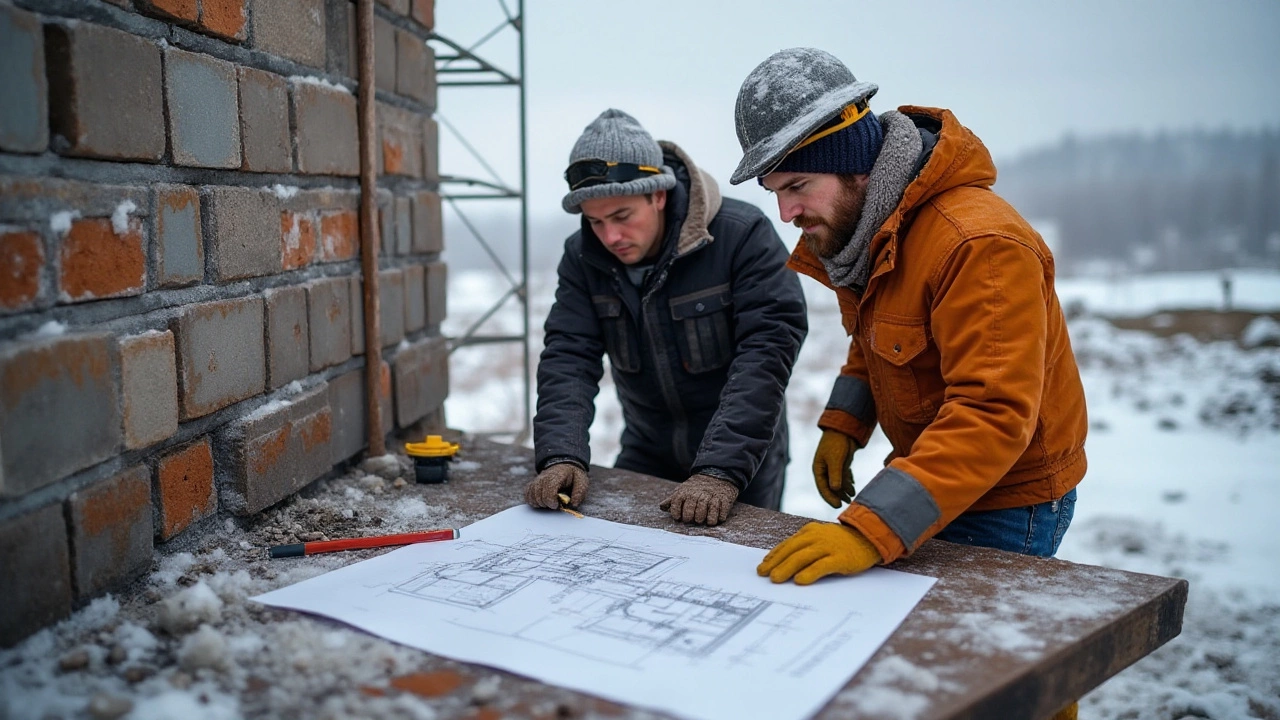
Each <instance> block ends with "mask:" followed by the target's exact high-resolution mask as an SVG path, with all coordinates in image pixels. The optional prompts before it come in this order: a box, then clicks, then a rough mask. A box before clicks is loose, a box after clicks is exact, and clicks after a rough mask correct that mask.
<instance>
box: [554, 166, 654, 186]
mask: <svg viewBox="0 0 1280 720" xmlns="http://www.w3.org/2000/svg"><path fill="white" fill-rule="evenodd" d="M661 172H662V171H661V170H660V169H658V168H656V167H653V166H652V165H636V164H634V163H621V162H608V161H607V160H579V161H578V162H576V163H574V164H572V165H570V166H569V169H568V170H565V171H564V179H565V180H566V181H567V182H568V183H569V189H570V190H577V189H578V188H580V187H590V186H592V185H599V184H601V183H607V182H618V183H623V182H628V181H630V180H635V179H636V178H640V177H644V176H646V175H657V174H659V173H661Z"/></svg>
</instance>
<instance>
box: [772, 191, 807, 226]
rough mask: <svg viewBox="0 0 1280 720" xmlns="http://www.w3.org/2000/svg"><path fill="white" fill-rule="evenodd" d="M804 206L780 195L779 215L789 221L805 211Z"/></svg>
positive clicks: (783, 219)
mask: <svg viewBox="0 0 1280 720" xmlns="http://www.w3.org/2000/svg"><path fill="white" fill-rule="evenodd" d="M803 210H804V208H802V207H801V206H800V203H797V202H790V201H788V200H785V199H783V197H782V196H781V195H779V196H778V217H780V218H782V222H784V223H789V222H791V221H792V220H794V219H796V218H797V217H799V216H800V215H801V214H802V213H803Z"/></svg>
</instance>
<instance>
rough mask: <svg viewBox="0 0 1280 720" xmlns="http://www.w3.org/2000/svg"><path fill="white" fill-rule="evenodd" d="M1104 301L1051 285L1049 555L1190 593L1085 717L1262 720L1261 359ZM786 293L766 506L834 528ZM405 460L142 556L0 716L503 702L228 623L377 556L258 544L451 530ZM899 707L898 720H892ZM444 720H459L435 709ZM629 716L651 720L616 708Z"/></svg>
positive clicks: (43, 637)
mask: <svg viewBox="0 0 1280 720" xmlns="http://www.w3.org/2000/svg"><path fill="white" fill-rule="evenodd" d="M1246 274H1248V275H1249V277H1251V278H1252V279H1251V280H1249V281H1248V282H1246V281H1245V280H1243V279H1242V278H1243V277H1244V276H1245V275H1246ZM1239 278H1241V279H1238V280H1237V281H1236V282H1235V283H1234V288H1233V292H1234V297H1233V304H1234V305H1235V307H1237V308H1241V307H1248V308H1254V309H1258V310H1270V311H1276V310H1280V273H1274V272H1273V273H1270V274H1267V273H1261V272H1256V271H1254V272H1252V273H1244V271H1242V274H1241V275H1240V276H1239ZM1117 282H1119V281H1117ZM1123 282H1124V284H1125V286H1126V287H1127V288H1128V289H1127V290H1123V291H1122V290H1119V289H1117V288H1116V287H1115V286H1112V285H1108V284H1106V283H1099V282H1098V281H1081V282H1079V283H1073V282H1063V283H1062V288H1061V289H1062V295H1063V297H1064V298H1067V297H1070V298H1071V299H1072V301H1073V302H1075V303H1076V304H1077V305H1078V310H1079V311H1080V312H1081V314H1080V315H1079V316H1078V317H1076V318H1075V319H1074V320H1073V321H1072V323H1071V331H1072V337H1073V342H1074V345H1075V349H1076V353H1077V357H1078V359H1079V361H1080V365H1081V369H1082V374H1083V377H1084V382H1085V389H1086V393H1087V395H1088V398H1089V409H1090V422H1091V430H1090V436H1089V442H1088V452H1089V462H1090V470H1089V475H1088V476H1087V478H1086V480H1085V482H1084V484H1082V485H1081V487H1080V491H1079V492H1080V501H1079V503H1078V505H1077V510H1076V520H1075V523H1074V525H1073V527H1072V529H1071V531H1070V532H1068V533H1067V536H1066V541H1065V542H1064V545H1063V548H1062V551H1061V553H1060V556H1061V557H1063V558H1065V559H1068V560H1072V561H1075V562H1082V563H1089V564H1096V565H1105V566H1110V567H1118V568H1122V569H1126V570H1132V571H1137V572H1147V573H1154V574H1160V575H1169V576H1177V577H1184V578H1187V579H1188V580H1189V581H1190V583H1191V593H1190V599H1189V601H1188V605H1187V612H1186V618H1185V623H1184V627H1183V632H1182V635H1180V636H1179V637H1178V638H1176V639H1175V640H1173V641H1172V642H1170V643H1169V644H1168V645H1166V646H1165V647H1164V648H1161V649H1160V650H1158V651H1156V652H1155V653H1153V654H1152V655H1151V656H1149V657H1147V658H1145V659H1144V660H1142V661H1141V662H1139V663H1137V664H1136V665H1134V666H1133V667H1131V668H1128V669H1126V670H1125V671H1123V672H1122V673H1120V674H1119V675H1118V676H1117V677H1116V678H1114V679H1112V680H1111V681H1109V682H1108V683H1106V684H1104V685H1103V686H1102V687H1101V688H1099V689H1097V690H1095V691H1094V692H1092V693H1090V694H1089V695H1088V696H1086V697H1085V698H1084V699H1083V700H1082V701H1081V717H1082V718H1126V719H1132V720H1157V719H1159V720H1178V719H1180V718H1214V719H1215V720H1231V719H1234V718H1271V719H1275V718H1280V660H1277V658H1280V599H1278V598H1280V594H1278V593H1277V590H1280V559H1277V558H1280V540H1278V539H1277V537H1276V535H1275V534H1274V533H1272V532H1271V528H1272V527H1274V525H1273V522H1274V521H1272V520H1271V518H1270V517H1269V516H1270V515H1271V514H1272V513H1273V510H1274V508H1275V507H1277V505H1278V504H1280V503H1278V502H1277V501H1280V482H1277V481H1278V480H1280V348H1278V347H1276V346H1275V344H1274V343H1271V344H1267V343H1263V344H1262V345H1260V346H1256V347H1252V348H1251V349H1248V350H1246V349H1242V348H1241V347H1239V346H1237V344H1235V343H1232V342H1229V341H1223V342H1213V343H1200V342H1198V341H1195V340H1191V339H1189V338H1188V337H1186V336H1182V335H1175V336H1173V337H1170V338H1166V339H1157V338H1154V337H1152V336H1150V335H1147V334H1144V333H1142V332H1138V331H1122V330H1117V329H1115V328H1114V327H1112V326H1111V325H1110V324H1108V323H1107V322H1105V321H1104V320H1101V319H1100V318H1099V317H1098V316H1097V315H1096V314H1094V313H1097V312H1099V311H1098V310H1096V309H1095V308H1103V309H1105V310H1106V311H1107V312H1108V313H1114V314H1125V313H1129V314H1135V315H1140V314H1142V313H1149V312H1155V311H1157V310H1165V309H1167V308H1169V307H1173V306H1176V307H1180V308H1194V307H1209V308H1212V307H1214V306H1215V305H1216V304H1217V303H1219V302H1220V301H1221V295H1220V293H1221V290H1220V287H1219V282H1220V281H1219V276H1218V275H1217V274H1211V273H1206V274H1199V275H1183V276H1178V277H1162V278H1126V279H1125V280H1124V281H1123ZM450 283H451V287H450V300H449V302H450V318H449V320H448V323H447V325H446V327H445V331H446V333H449V334H455V333H458V332H461V331H462V330H463V329H465V328H466V327H467V326H468V325H469V323H470V322H471V321H472V320H474V319H475V318H477V317H479V316H480V315H481V314H482V313H483V312H485V310H487V309H488V305H487V303H486V302H485V299H486V298H496V297H497V296H498V295H499V294H500V293H501V292H502V291H503V290H504V289H505V288H504V287H503V281H502V280H501V279H500V278H499V277H498V276H496V275H495V274H492V273H481V272H457V273H452V274H451V278H450ZM553 284H554V275H551V274H543V275H539V276H536V277H534V278H532V281H531V284H530V288H531V293H530V297H531V301H532V313H531V314H532V318H533V321H532V323H531V324H532V327H533V329H534V332H533V348H534V352H533V360H534V361H535V362H536V358H537V352H538V350H540V349H541V333H540V330H539V328H540V326H541V321H542V318H543V317H545V315H546V312H547V310H548V308H549V305H550V298H551V293H552V292H553V290H554V286H553ZM805 288H806V292H807V294H808V296H809V298H810V310H811V313H810V324H811V331H810V336H809V339H808V341H807V342H806V344H805V347H804V349H803V351H802V352H801V355H800V359H799V362H798V364H797V366H796V370H795V374H794V377H793V380H792V383H791V386H790V388H789V390H788V413H789V415H788V417H789V419H790V421H791V427H792V436H791V450H792V457H793V462H792V464H791V466H790V468H789V471H788V487H787V490H786V493H785V495H784V497H783V509H784V510H786V511H787V512H791V513H795V514H799V515H806V516H811V517H816V518H822V519H832V518H834V517H835V514H836V511H834V510H832V509H831V508H829V507H827V506H826V505H825V504H824V503H823V502H822V501H821V500H820V499H819V498H818V496H817V493H816V492H815V491H814V490H813V489H812V482H813V481H812V477H811V476H810V474H809V470H808V466H809V459H810V458H811V456H812V453H813V449H814V447H815V446H816V443H817V436H818V432H817V431H816V429H815V428H814V427H813V421H814V419H815V418H816V417H817V415H818V412H819V411H820V410H821V407H822V406H823V405H824V404H825V402H826V397H827V394H828V393H829V391H830V387H831V382H832V380H833V379H834V377H835V372H836V370H837V369H838V367H839V364H840V362H841V359H842V358H843V356H844V348H845V343H846V342H847V340H846V338H844V337H843V334H842V332H841V331H840V330H839V323H838V322H837V320H838V315H837V314H836V313H837V310H836V308H835V304H834V298H833V296H831V294H830V293H829V292H827V291H825V290H824V289H822V288H820V287H818V286H816V285H815V284H813V283H810V282H808V281H806V285H805ZM1207 288H1209V289H1207ZM1211 288H1218V290H1217V292H1218V294H1216V295H1215V294H1214V293H1213V292H1212V291H1211ZM1123 297H1128V298H1130V300H1131V301H1132V302H1133V303H1134V305H1137V304H1139V300H1141V301H1142V302H1143V303H1145V302H1148V301H1149V300H1150V299H1151V298H1157V297H1159V298H1173V299H1174V300H1176V302H1174V300H1169V301H1168V302H1169V305H1164V304H1162V303H1163V302H1164V301H1162V302H1161V303H1156V304H1154V305H1150V306H1147V305H1143V306H1142V307H1141V308H1137V309H1133V308H1131V306H1128V305H1125V304H1124V303H1123V302H1120V300H1118V299H1117V298H1123ZM1126 308H1129V309H1126ZM519 326H520V322H519V316H518V312H516V306H514V305H510V306H508V307H507V308H505V309H504V310H502V311H499V312H498V313H497V314H496V315H495V317H494V323H491V324H490V325H487V326H486V327H485V328H484V329H485V331H486V332H512V331H518V330H519ZM520 357H521V353H520V350H519V348H518V347H516V346H501V345H490V346H482V347H476V348H463V349H459V350H458V351H457V352H456V353H454V355H453V356H452V360H451V369H450V372H451V383H452V386H451V395H450V399H449V401H448V405H447V413H448V421H449V424H450V425H451V426H453V427H457V428H460V429H463V430H468V431H486V430H494V431H502V430H507V431H510V430H513V429H515V428H518V426H519V425H520V422H521V414H522V412H523V398H522V388H521V386H520V383H521V373H520ZM598 403H599V406H600V411H599V412H598V413H597V418H596V423H595V425H593V429H592V432H593V437H592V447H593V451H594V453H595V457H594V460H595V461H596V462H597V463H601V464H609V463H610V462H611V461H612V459H613V455H614V454H615V453H616V451H617V436H618V433H619V432H620V430H621V413H620V411H619V409H618V405H617V400H616V397H615V396H614V394H613V389H612V387H611V386H610V385H609V383H608V380H607V378H606V381H605V383H604V386H603V387H602V391H601V395H600V398H599V401H598ZM887 453H888V446H887V442H886V441H885V440H884V438H883V436H881V435H879V434H877V435H876V436H874V437H873V439H872V442H871V444H870V445H869V447H868V448H867V449H866V450H865V451H864V452H860V453H859V454H858V455H857V457H856V461H855V466H854V475H855V478H857V479H858V480H859V481H860V482H865V481H866V480H868V479H869V478H871V477H872V476H873V475H874V474H875V472H876V471H877V469H878V467H879V465H880V461H881V459H882V458H883V457H884V456H885V455H886V454H887ZM403 462H404V461H401V462H391V461H389V460H388V461H381V460H380V459H373V460H371V461H369V462H367V463H366V464H364V465H362V466H361V468H358V469H353V470H352V471H351V472H349V473H347V474H346V475H344V476H342V477H339V478H336V479H333V480H328V481H322V482H319V483H316V484H314V485H312V486H310V487H309V488H307V489H306V490H305V491H304V492H303V493H301V494H300V495H299V496H297V497H295V498H292V499H290V500H287V501H285V502H283V503H281V504H280V505H279V506H277V507H275V508H273V509H271V510H269V511H267V512H265V513H262V514H260V515H259V516H257V517H254V518H250V519H247V520H226V521H225V522H224V525H223V527H221V528H220V529H219V530H220V531H219V532H217V533H207V534H205V535H204V536H202V537H200V538H197V539H194V540H193V541H192V543H191V544H190V547H187V548H184V549H183V550H184V551H181V552H171V553H169V554H167V555H165V556H164V557H163V558H161V561H160V563H159V566H158V567H157V568H156V569H155V570H154V571H153V572H152V573H151V574H150V575H148V576H147V577H146V578H144V579H143V580H141V581H139V584H138V585H136V586H134V588H133V589H132V592H131V593H129V594H128V595H127V596H124V597H122V598H119V599H118V598H114V597H104V598H99V599H97V600H95V601H94V602H93V603H91V604H90V605H89V606H87V607H86V608H84V609H82V610H80V611H79V612H77V613H76V614H75V615H73V616H72V617H71V618H69V619H67V620H66V621H64V622H62V623H59V624H57V625H55V626H53V627H51V628H47V629H45V630H43V631H41V632H39V633H37V634H35V635H34V636H32V637H31V638H29V639H27V640H26V641H25V642H23V643H21V644H19V645H18V646H17V647H15V648H12V649H9V650H0V719H7V718H15V719H25V718H32V719H37V718H40V719H43V718H72V717H92V718H117V717H125V718H131V719H135V720H147V719H150V718H183V720H222V719H223V718H238V717H297V718H345V717H377V718H415V719H419V718H420V719H422V720H428V719H429V718H433V717H435V716H436V715H437V714H438V712H444V711H445V708H444V706H442V705H441V703H442V702H455V703H461V704H462V705H463V706H465V705H466V704H467V703H471V704H483V703H484V702H486V701H487V700H492V699H493V698H494V697H500V696H501V694H502V692H503V688H504V687H505V685H506V683H509V682H514V681H512V680H510V679H506V678H502V677H501V676H499V675H497V674H492V673H491V674H490V675H488V676H487V677H480V678H479V682H477V683H476V684H475V686H474V689H473V690H472V693H471V695H469V696H468V695H467V694H465V693H463V694H462V695H463V697H461V698H453V696H450V698H442V699H436V700H430V701H429V700H426V699H424V698H421V697H419V696H417V695H415V694H413V693H408V692H405V693H385V694H380V692H379V691H376V688H379V687H385V684H386V679H387V678H388V677H389V676H396V675H402V674H404V673H406V672H413V671H415V670H418V669H421V667H422V662H423V661H422V658H423V656H422V654H421V653H420V652H418V651H416V650H410V649H406V648H402V647H399V646H396V645H394V644H392V643H389V642H386V641H383V640H380V639H378V638H374V637H372V636H369V635H367V634H365V633H362V632H359V631H356V630H352V629H348V628H346V627H343V626H340V625H324V626H321V627H319V628H318V626H317V625H316V623H314V622H312V621H310V620H308V619H306V618H304V617H301V616H299V615H298V614H296V613H291V612H287V611H281V610H276V609H273V608H267V607H264V606H261V605H258V604H257V603H251V602H246V599H247V598H249V597H251V596H253V595H256V594H258V593H261V592H265V591H267V590H270V589H273V588H277V587H282V586H284V585H287V584H291V583H294V582H297V581H300V580H303V579H306V578H308V577H313V576H315V575H317V574H320V573H323V572H327V571H329V570H332V569H335V568H337V567H341V566H345V565H347V564H349V563H351V562H353V561H355V560H359V559H363V558H366V557H371V556H373V555H374V554H377V553H379V552H381V551H378V550H365V551H355V552H348V553H334V554H329V555H317V556H313V557H309V558H306V559H305V561H300V562H295V563H288V564H285V563H278V564H277V563H264V562H262V548H263V547H265V546H270V545H276V544H284V543H292V542H303V541H310V540H320V539H327V537H351V536H356V535H362V534H374V533H377V532H382V533H394V532H404V531H407V530H410V529H419V528H421V527H423V526H433V527H448V526H457V525H459V524H462V523H463V522H464V521H465V519H464V518H461V517H460V516H458V515H456V514H455V513H454V512H453V511H452V510H451V509H449V508H445V507H437V506H432V505H429V504H427V503H425V502H424V501H423V500H422V499H420V498H418V497H415V496H412V495H410V494H409V493H404V494H403V497H398V495H397V494H398V493H401V492H402V490H403V488H404V487H405V484H406V483H405V480H404V478H406V477H409V478H410V481H411V475H410V473H411V471H410V470H409V468H408V466H407V465H405V464H402V463H403ZM472 465H474V464H468V463H466V462H460V463H457V464H456V466H455V467H454V468H453V470H454V472H469V471H474V470H476V469H477V468H476V467H473V466H472ZM513 481H516V480H513ZM316 528H323V531H319V530H317V529H316ZM324 533H328V536H326V535H325V534H324ZM352 658H359V661H358V662H352ZM901 670H903V669H902V668H896V667H889V668H888V670H886V672H889V671H894V672H898V671H901ZM916 670H918V671H919V672H918V673H916V674H917V675H919V674H920V673H925V674H927V673H928V668H917V669H916ZM480 672H481V674H482V675H483V671H480ZM368 686H372V687H374V688H375V691H373V692H370V691H369V690H367V689H365V688H367V687H368ZM552 710H554V708H553V709H552ZM898 710H899V711H900V712H899V713H898V714H899V715H902V716H904V717H909V716H911V713H910V708H898ZM455 711H456V712H458V713H460V712H461V706H460V707H450V708H449V712H455ZM552 714H554V713H552ZM625 717H627V718H640V717H648V715H647V714H646V713H640V712H634V711H627V712H626V713H625Z"/></svg>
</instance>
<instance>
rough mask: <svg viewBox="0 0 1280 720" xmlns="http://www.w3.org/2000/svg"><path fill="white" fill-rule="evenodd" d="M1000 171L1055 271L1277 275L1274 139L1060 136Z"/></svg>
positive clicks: (1277, 147) (1278, 182) (1279, 230)
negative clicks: (1049, 251)
mask: <svg viewBox="0 0 1280 720" xmlns="http://www.w3.org/2000/svg"><path fill="white" fill-rule="evenodd" d="M998 165H999V175H998V178H997V182H996V188H995V189H996V190H997V191H998V192H999V193H1000V194H1001V195H1002V196H1004V197H1005V198H1006V199H1008V200H1009V201H1010V202H1012V203H1013V204H1014V206H1015V207H1016V208H1018V210H1019V211H1020V212H1021V213H1022V214H1023V215H1024V216H1025V217H1027V218H1028V219H1029V220H1031V221H1032V222H1033V223H1035V224H1036V225H1037V226H1038V227H1040V228H1041V229H1042V232H1043V233H1044V234H1045V236H1046V239H1048V240H1049V241H1050V242H1051V244H1052V245H1053V249H1054V253H1055V256H1056V257H1057V259H1058V264H1059V267H1060V268H1061V269H1062V270H1063V272H1066V273H1071V272H1077V273H1078V272H1088V271H1090V270H1094V269H1096V268H1101V267H1106V268H1109V269H1111V270H1112V271H1131V270H1152V271H1154V270H1199V269H1212V268H1220V267H1241V266H1257V265H1265V266H1268V267H1280V129H1269V130H1260V131H1252V132H1227V131H1223V132H1204V131H1196V132H1184V133H1161V134H1156V135H1138V134H1128V135H1115V136H1105V137H1099V138H1090V139H1079V138H1073V137H1068V138H1066V139H1064V140H1063V141H1062V142H1061V143H1059V144H1057V145H1056V146H1053V147H1049V148H1045V149H1042V150H1036V151H1032V152H1029V153H1026V154H1024V155H1022V156H1020V157H1018V158H1015V159H1014V160H1013V161H1011V162H1010V161H1005V162H1003V163H999V164H998Z"/></svg>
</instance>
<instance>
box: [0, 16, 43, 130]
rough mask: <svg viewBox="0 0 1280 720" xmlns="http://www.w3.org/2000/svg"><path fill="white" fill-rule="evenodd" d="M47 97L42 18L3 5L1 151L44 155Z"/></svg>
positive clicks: (0, 26)
mask: <svg viewBox="0 0 1280 720" xmlns="http://www.w3.org/2000/svg"><path fill="white" fill-rule="evenodd" d="M48 97H49V95H48V86H47V85H46V81H45V72H44V30H42V29H41V27H40V18H38V17H36V16H35V15H32V14H31V13H29V12H24V11H22V10H19V9H17V8H15V7H12V6H10V5H0V150H4V151H6V152H23V153H38V152H44V149H45V148H46V147H48V146H49V116H48Z"/></svg>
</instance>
